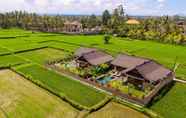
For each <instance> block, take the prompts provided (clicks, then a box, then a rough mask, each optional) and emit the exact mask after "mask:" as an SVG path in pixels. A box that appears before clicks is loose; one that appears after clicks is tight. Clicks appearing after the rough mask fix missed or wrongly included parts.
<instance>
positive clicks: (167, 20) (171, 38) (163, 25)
mask: <svg viewBox="0 0 186 118" xmlns="http://www.w3.org/2000/svg"><path fill="white" fill-rule="evenodd" d="M131 19H135V20H137V21H139V24H135V23H134V24H128V23H127V21H128V20H131ZM180 23H181V25H180ZM184 23H186V20H185V18H181V17H180V16H162V17H130V16H127V15H125V13H124V10H123V7H122V6H119V7H118V8H116V9H114V11H113V13H109V11H108V10H105V11H104V13H103V15H102V24H103V28H104V31H105V32H107V33H109V34H114V35H116V36H120V37H130V38H132V39H141V40H155V41H159V42H164V43H172V44H185V43H186V35H185V34H184V32H186V29H184V25H185V26H186V24H184ZM184 30H185V31H184Z"/></svg>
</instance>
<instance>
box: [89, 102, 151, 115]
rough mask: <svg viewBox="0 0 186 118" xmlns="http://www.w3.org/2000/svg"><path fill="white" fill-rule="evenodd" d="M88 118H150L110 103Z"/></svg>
mask: <svg viewBox="0 0 186 118" xmlns="http://www.w3.org/2000/svg"><path fill="white" fill-rule="evenodd" d="M87 118H148V117H147V116H145V115H144V114H142V113H140V112H137V111H135V110H133V109H131V108H129V107H126V106H123V105H121V104H118V103H114V102H110V103H109V104H107V105H106V106H105V107H103V108H102V109H100V110H98V111H96V112H94V113H92V114H90V115H89V116H88V117H87Z"/></svg>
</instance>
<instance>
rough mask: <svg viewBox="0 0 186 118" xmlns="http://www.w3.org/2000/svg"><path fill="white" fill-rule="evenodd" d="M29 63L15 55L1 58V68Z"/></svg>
mask: <svg viewBox="0 0 186 118" xmlns="http://www.w3.org/2000/svg"><path fill="white" fill-rule="evenodd" d="M27 62H28V61H26V60H25V59H23V58H21V57H18V56H15V55H5V56H0V67H9V66H14V65H18V64H25V63H27Z"/></svg>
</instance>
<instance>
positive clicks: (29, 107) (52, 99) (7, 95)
mask: <svg viewBox="0 0 186 118" xmlns="http://www.w3.org/2000/svg"><path fill="white" fill-rule="evenodd" d="M0 78H1V79H0V107H1V108H2V109H3V111H4V112H5V114H6V115H7V117H8V118H61V117H63V118H75V117H76V116H77V114H78V111H77V110H76V109H74V108H73V107H71V106H70V105H69V104H67V103H65V102H63V101H62V100H61V99H59V98H57V97H56V96H54V95H52V94H50V93H49V92H47V91H45V90H43V89H41V88H39V87H37V86H36V85H34V84H32V83H31V82H29V81H27V80H26V79H24V78H23V77H21V76H19V75H17V74H16V73H14V72H12V71H10V70H1V71H0ZM3 114H4V113H0V116H3ZM1 118H3V117H1ZM4 118H5V117H4Z"/></svg>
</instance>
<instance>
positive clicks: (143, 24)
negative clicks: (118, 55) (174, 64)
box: [0, 5, 186, 44]
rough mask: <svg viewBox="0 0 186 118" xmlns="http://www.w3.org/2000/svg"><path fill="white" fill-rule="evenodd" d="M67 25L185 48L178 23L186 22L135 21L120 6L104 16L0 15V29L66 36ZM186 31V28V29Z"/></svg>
mask: <svg viewBox="0 0 186 118" xmlns="http://www.w3.org/2000/svg"><path fill="white" fill-rule="evenodd" d="M130 19H135V20H137V21H139V22H140V23H139V24H127V23H126V22H127V21H128V20H130ZM65 21H79V22H81V23H82V25H83V28H90V29H91V28H94V27H96V26H99V27H101V28H102V32H101V33H104V34H111V35H115V36H119V37H129V38H131V39H141V40H155V41H159V42H164V43H172V44H185V42H186V36H185V34H184V32H186V29H184V27H183V26H180V25H178V24H177V23H178V22H180V21H183V23H186V20H185V18H181V17H179V16H162V17H131V16H128V15H126V13H125V10H124V9H123V6H122V5H120V6H119V7H118V8H116V9H114V10H113V11H112V13H110V12H109V11H108V10H105V11H104V12H103V14H102V15H101V16H96V15H90V16H64V15H38V14H35V13H27V12H24V11H14V12H9V13H1V14H0V28H11V27H18V28H23V29H27V30H33V31H35V30H37V31H42V32H63V26H64V22H65ZM185 28H186V25H185Z"/></svg>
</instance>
